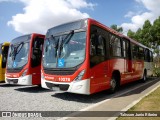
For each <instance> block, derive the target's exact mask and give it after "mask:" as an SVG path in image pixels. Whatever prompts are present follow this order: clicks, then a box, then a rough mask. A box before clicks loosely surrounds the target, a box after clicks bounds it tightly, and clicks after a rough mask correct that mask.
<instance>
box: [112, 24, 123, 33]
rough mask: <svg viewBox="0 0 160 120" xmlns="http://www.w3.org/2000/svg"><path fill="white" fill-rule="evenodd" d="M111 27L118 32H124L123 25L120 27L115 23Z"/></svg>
mask: <svg viewBox="0 0 160 120" xmlns="http://www.w3.org/2000/svg"><path fill="white" fill-rule="evenodd" d="M111 28H112V29H114V30H116V31H117V32H120V33H122V32H123V28H122V27H118V26H117V25H115V24H113V25H111Z"/></svg>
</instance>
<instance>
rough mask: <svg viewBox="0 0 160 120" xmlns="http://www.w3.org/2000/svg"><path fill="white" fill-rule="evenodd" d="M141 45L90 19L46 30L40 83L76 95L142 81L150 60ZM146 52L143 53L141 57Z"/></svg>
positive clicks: (145, 48) (145, 76) (146, 73)
mask: <svg viewBox="0 0 160 120" xmlns="http://www.w3.org/2000/svg"><path fill="white" fill-rule="evenodd" d="M146 50H149V52H150V49H148V48H147V47H145V46H144V45H142V44H140V43H138V42H136V41H134V40H132V39H130V38H128V37H126V36H124V35H122V34H120V33H118V32H116V31H114V30H112V29H110V28H109V27H106V26H105V25H103V24H101V23H99V22H97V21H95V20H93V19H90V18H88V19H83V20H78V21H73V22H70V23H66V24H62V25H59V26H56V27H53V28H51V29H49V30H48V32H47V34H46V38H45V41H44V48H43V58H42V68H41V69H42V71H41V85H42V87H43V88H47V89H52V90H60V91H66V92H71V93H78V94H87V95H89V94H93V93H96V92H99V91H102V90H106V89H109V90H110V91H111V92H112V93H113V92H115V91H116V90H117V88H118V87H119V86H120V85H122V84H125V83H128V82H131V81H135V80H139V79H142V80H143V81H145V80H146V78H147V75H148V69H149V68H146V67H145V66H146V65H145V63H146V64H148V63H151V62H152V61H153V59H151V57H152V56H150V57H148V56H149V55H150V54H151V53H152V52H150V54H148V53H147V52H146V54H144V53H145V51H146ZM145 55H146V56H145Z"/></svg>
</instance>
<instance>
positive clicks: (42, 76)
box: [41, 70, 44, 79]
mask: <svg viewBox="0 0 160 120" xmlns="http://www.w3.org/2000/svg"><path fill="white" fill-rule="evenodd" d="M41 78H42V79H44V75H43V72H42V70H41Z"/></svg>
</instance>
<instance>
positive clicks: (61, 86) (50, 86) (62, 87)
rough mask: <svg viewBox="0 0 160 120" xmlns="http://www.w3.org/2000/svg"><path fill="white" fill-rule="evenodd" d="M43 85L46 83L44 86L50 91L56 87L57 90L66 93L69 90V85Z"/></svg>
mask: <svg viewBox="0 0 160 120" xmlns="http://www.w3.org/2000/svg"><path fill="white" fill-rule="evenodd" d="M45 83H46V86H47V87H48V88H50V89H53V88H55V87H57V88H59V90H62V91H67V90H68V88H69V84H53V83H48V82H45Z"/></svg>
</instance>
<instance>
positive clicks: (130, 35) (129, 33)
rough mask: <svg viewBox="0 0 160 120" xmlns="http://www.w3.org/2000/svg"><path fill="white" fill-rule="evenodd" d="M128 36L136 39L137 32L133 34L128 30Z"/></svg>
mask: <svg viewBox="0 0 160 120" xmlns="http://www.w3.org/2000/svg"><path fill="white" fill-rule="evenodd" d="M127 36H128V37H130V38H132V39H135V32H133V31H132V30H130V29H129V30H128V33H127Z"/></svg>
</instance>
